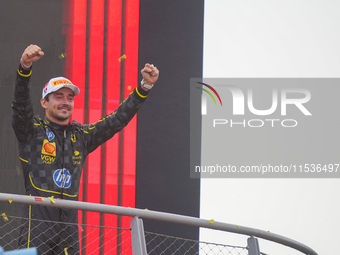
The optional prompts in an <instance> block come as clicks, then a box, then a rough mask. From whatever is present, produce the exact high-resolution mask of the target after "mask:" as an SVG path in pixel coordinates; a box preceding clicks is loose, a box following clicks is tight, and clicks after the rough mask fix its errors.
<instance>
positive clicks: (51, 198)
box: [49, 196, 55, 204]
mask: <svg viewBox="0 0 340 255" xmlns="http://www.w3.org/2000/svg"><path fill="white" fill-rule="evenodd" d="M53 198H54V196H52V197H49V199H50V200H51V202H52V203H53V204H55V202H54V200H53Z"/></svg>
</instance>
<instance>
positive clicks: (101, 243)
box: [99, 0, 109, 255]
mask: <svg viewBox="0 0 340 255" xmlns="http://www.w3.org/2000/svg"><path fill="white" fill-rule="evenodd" d="M104 10H105V11H104V45H103V87H102V115H103V116H104V115H106V110H107V105H106V104H107V102H106V101H107V97H106V91H107V73H106V70H107V64H108V59H107V38H108V21H109V20H108V19H109V0H105V2H104ZM105 162H106V143H104V144H103V145H102V146H101V159H100V164H101V172H100V184H101V185H100V203H101V204H105V192H106V190H105V188H106V186H105V177H106V164H105ZM104 223H105V222H104V214H103V213H101V214H100V226H104ZM99 237H100V240H99V254H100V255H103V254H104V228H100V235H99Z"/></svg>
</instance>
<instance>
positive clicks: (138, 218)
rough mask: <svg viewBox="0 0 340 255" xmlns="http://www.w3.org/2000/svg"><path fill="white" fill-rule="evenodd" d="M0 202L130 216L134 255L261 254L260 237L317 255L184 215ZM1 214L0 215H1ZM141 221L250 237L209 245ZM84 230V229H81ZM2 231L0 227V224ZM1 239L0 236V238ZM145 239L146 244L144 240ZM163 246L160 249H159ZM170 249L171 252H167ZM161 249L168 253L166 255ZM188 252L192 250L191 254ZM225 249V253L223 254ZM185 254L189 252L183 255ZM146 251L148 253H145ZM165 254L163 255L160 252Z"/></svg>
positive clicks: (28, 199) (27, 199) (280, 239)
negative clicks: (239, 243) (237, 242)
mask: <svg viewBox="0 0 340 255" xmlns="http://www.w3.org/2000/svg"><path fill="white" fill-rule="evenodd" d="M0 202H5V203H6V202H7V203H9V202H10V203H18V204H29V205H40V206H50V207H58V208H65V209H76V210H83V211H92V212H99V213H109V214H116V215H125V216H131V217H133V219H132V220H131V229H130V230H131V247H132V251H133V254H134V255H137V254H138V255H146V254H158V255H159V254H208V253H206V252H205V249H206V248H204V247H209V246H210V247H213V246H214V248H209V249H210V250H214V249H215V247H218V248H216V250H217V252H214V253H213V254H245V255H247V254H248V255H260V254H261V253H260V249H259V244H258V239H257V238H262V239H265V240H269V241H272V242H276V243H278V244H282V245H285V246H288V247H290V248H293V249H295V250H297V251H300V252H301V253H303V254H306V255H317V253H316V252H315V251H314V250H313V249H311V248H310V247H308V246H306V245H304V244H302V243H299V242H297V241H295V240H292V239H290V238H287V237H284V236H281V235H277V234H274V233H270V232H267V231H263V230H259V229H255V228H249V227H245V226H240V225H235V224H228V223H223V222H217V221H213V220H205V219H200V218H195V217H191V216H183V215H177V214H171V213H164V212H156V211H151V210H143V209H133V208H126V207H120V206H112V205H104V204H95V203H87V202H75V201H70V200H59V199H58V200H54V201H53V202H52V201H51V199H49V198H43V199H36V197H32V196H24V195H16V194H6V193H0ZM0 213H2V212H0ZM142 219H148V220H156V221H163V222H169V223H176V224H183V225H187V226H194V227H198V228H201V227H202V228H209V229H215V230H221V231H226V232H231V233H237V234H242V235H246V236H249V238H248V242H247V247H238V246H230V245H222V244H211V243H205V242H201V241H196V240H187V239H182V238H177V237H170V236H166V235H162V234H155V233H149V232H145V231H144V227H143V222H142ZM83 227H84V228H85V227H87V226H83ZM0 228H1V225H0ZM0 238H1V236H0ZM146 240H147V241H146ZM176 242H177V243H178V242H179V244H176V245H175V246H176V247H177V248H171V246H172V245H173V243H176ZM162 245H163V246H162ZM169 249H170V250H169ZM164 250H169V252H168V253H166V252H164ZM190 250H191V251H190ZM223 250H225V252H224V251H223ZM185 251H189V252H187V253H185ZM148 252H149V253H148ZM162 252H164V253H162ZM105 254H108V253H105Z"/></svg>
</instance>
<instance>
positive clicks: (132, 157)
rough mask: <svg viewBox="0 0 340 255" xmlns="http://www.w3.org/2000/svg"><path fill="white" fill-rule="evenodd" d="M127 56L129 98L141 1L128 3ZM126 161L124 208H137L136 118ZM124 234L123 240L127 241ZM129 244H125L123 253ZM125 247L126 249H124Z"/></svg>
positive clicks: (126, 221) (127, 133) (125, 221)
mask: <svg viewBox="0 0 340 255" xmlns="http://www.w3.org/2000/svg"><path fill="white" fill-rule="evenodd" d="M125 17H126V20H125V24H126V27H125V54H126V56H127V58H126V63H125V73H124V80H125V84H124V86H125V87H124V88H125V96H128V95H129V94H130V93H131V91H132V90H133V89H134V88H135V87H136V86H137V84H138V80H137V78H138V31H139V1H138V0H128V1H126V13H125ZM123 155H124V159H123V162H124V164H123V168H124V169H123V187H122V191H123V192H122V199H121V201H122V206H130V207H135V175H136V117H134V118H133V119H132V120H131V122H130V123H129V125H128V126H127V127H125V129H124V153H123ZM130 220H131V218H130V217H122V227H125V228H128V227H129V226H130ZM125 235H126V233H123V236H122V240H124V239H126V238H127V237H126V236H125ZM128 245H129V244H126V243H124V244H123V247H122V251H124V250H125V249H126V248H127V246H128ZM124 246H125V247H124Z"/></svg>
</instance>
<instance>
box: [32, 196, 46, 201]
mask: <svg viewBox="0 0 340 255" xmlns="http://www.w3.org/2000/svg"><path fill="white" fill-rule="evenodd" d="M34 199H35V201H45V200H44V199H43V198H42V197H35V198H34Z"/></svg>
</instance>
